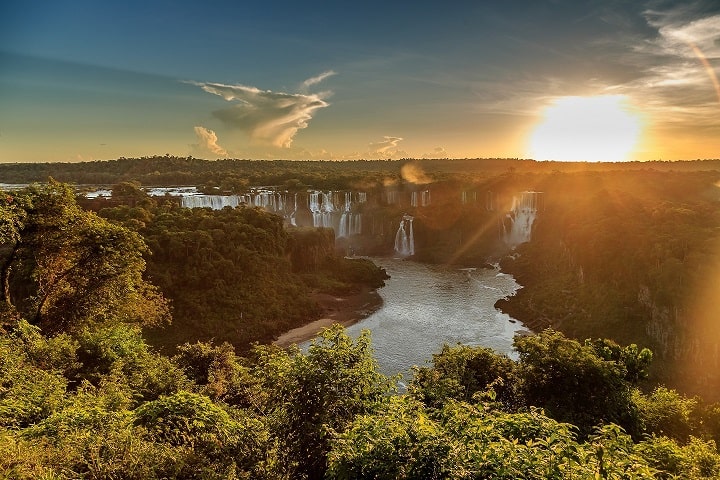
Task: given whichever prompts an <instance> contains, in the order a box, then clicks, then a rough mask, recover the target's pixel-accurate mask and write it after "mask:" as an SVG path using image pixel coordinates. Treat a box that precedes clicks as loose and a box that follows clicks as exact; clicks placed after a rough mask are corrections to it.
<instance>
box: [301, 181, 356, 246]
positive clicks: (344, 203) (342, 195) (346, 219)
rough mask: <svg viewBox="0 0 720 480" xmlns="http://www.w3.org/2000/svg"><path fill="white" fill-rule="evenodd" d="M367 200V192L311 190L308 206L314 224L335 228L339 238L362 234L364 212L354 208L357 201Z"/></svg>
mask: <svg viewBox="0 0 720 480" xmlns="http://www.w3.org/2000/svg"><path fill="white" fill-rule="evenodd" d="M366 201H367V194H366V193H365V192H310V194H309V195H308V208H309V209H310V212H312V216H313V226H314V227H325V228H334V229H335V235H336V237H337V238H341V237H350V236H351V235H360V234H361V233H362V214H361V213H359V212H353V211H352V210H353V207H354V205H355V204H356V203H363V202H366Z"/></svg>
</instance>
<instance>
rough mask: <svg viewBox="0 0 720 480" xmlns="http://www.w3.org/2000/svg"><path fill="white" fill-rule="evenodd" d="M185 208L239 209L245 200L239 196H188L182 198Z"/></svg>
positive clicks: (182, 204)
mask: <svg viewBox="0 0 720 480" xmlns="http://www.w3.org/2000/svg"><path fill="white" fill-rule="evenodd" d="M180 202H181V203H180V205H181V206H183V207H184V208H212V209H213V210H222V209H223V208H225V207H233V208H235V207H237V206H238V205H240V204H241V203H243V199H242V198H241V197H239V196H237V195H186V196H183V197H181V200H180Z"/></svg>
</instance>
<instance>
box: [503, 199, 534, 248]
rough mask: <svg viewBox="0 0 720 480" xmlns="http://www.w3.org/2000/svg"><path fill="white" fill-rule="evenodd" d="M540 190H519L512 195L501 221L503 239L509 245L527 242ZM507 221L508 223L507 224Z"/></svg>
mask: <svg viewBox="0 0 720 480" xmlns="http://www.w3.org/2000/svg"><path fill="white" fill-rule="evenodd" d="M539 196H540V192H521V193H520V194H519V195H516V196H514V197H513V203H512V208H511V209H510V212H509V213H508V214H507V216H506V220H507V222H503V237H504V238H503V240H505V243H506V244H507V245H508V246H510V247H516V246H518V245H520V244H521V243H525V242H529V241H530V235H531V234H532V226H533V223H534V222H535V217H536V216H537V212H538V199H539ZM508 223H509V225H508Z"/></svg>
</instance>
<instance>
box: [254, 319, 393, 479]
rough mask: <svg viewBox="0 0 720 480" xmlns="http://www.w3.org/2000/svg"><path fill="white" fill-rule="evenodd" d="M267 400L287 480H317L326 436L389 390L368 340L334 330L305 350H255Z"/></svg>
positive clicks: (327, 437)
mask: <svg viewBox="0 0 720 480" xmlns="http://www.w3.org/2000/svg"><path fill="white" fill-rule="evenodd" d="M256 354H257V355H259V363H260V368H261V370H262V371H263V374H264V376H265V382H267V383H266V384H265V385H266V388H269V387H271V386H272V388H273V390H274V395H272V396H270V411H271V414H270V415H271V418H272V422H273V423H272V426H273V431H274V432H275V435H277V441H278V443H279V448H280V455H282V456H283V457H284V458H285V459H286V467H285V468H286V469H287V473H288V474H289V475H290V477H291V478H320V477H322V475H323V472H324V471H325V468H326V465H325V463H326V459H325V455H326V454H327V452H328V450H329V440H330V435H331V432H342V431H343V430H344V429H345V427H346V426H347V425H348V424H349V423H350V422H351V421H352V420H353V418H354V417H355V416H356V415H359V414H362V413H365V412H368V411H370V410H371V409H372V408H374V406H375V404H376V403H377V402H378V401H379V400H380V399H381V398H382V397H383V395H385V394H386V393H387V392H388V391H389V388H390V384H389V381H388V379H386V378H385V377H384V376H383V375H381V374H380V373H378V372H377V363H376V361H375V359H374V358H373V357H372V352H371V349H370V337H369V334H368V332H364V333H363V334H361V335H360V337H359V338H358V339H357V340H355V341H353V340H352V339H351V338H350V337H349V336H348V335H347V334H346V333H345V332H344V330H343V328H342V327H341V326H340V325H335V326H334V327H333V328H331V329H328V330H325V332H323V333H322V334H321V336H320V337H318V338H317V339H316V340H315V341H314V342H313V344H312V345H311V346H310V348H309V349H308V353H307V355H301V354H299V352H297V351H290V352H285V351H277V350H272V349H271V350H268V349H262V348H261V349H259V350H258V351H257V352H256Z"/></svg>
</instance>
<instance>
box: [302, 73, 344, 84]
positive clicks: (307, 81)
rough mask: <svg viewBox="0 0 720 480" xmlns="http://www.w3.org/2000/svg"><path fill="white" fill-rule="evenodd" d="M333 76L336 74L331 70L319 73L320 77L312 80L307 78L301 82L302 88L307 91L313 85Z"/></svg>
mask: <svg viewBox="0 0 720 480" xmlns="http://www.w3.org/2000/svg"><path fill="white" fill-rule="evenodd" d="M333 75H337V72H335V71H333V70H328V71H326V72H323V73H321V74H320V75H317V76H315V77H312V78H308V79H307V80H305V81H304V82H303V88H305V89H308V88H310V87H312V86H313V85H317V84H318V83H320V82H322V81H323V80H325V79H326V78H328V77H332V76H333Z"/></svg>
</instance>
